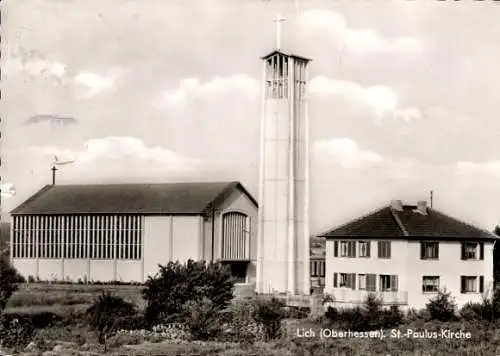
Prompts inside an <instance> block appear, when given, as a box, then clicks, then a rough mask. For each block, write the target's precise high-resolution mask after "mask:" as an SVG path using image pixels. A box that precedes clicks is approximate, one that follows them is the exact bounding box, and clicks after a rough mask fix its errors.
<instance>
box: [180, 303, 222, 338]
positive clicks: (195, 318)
mask: <svg viewBox="0 0 500 356" xmlns="http://www.w3.org/2000/svg"><path fill="white" fill-rule="evenodd" d="M182 309H183V312H184V322H185V323H186V325H187V326H188V328H189V331H190V332H191V336H192V337H193V339H195V340H209V339H213V338H214V337H216V336H218V335H219V334H220V332H221V326H222V325H221V323H220V320H219V315H220V309H219V307H218V306H217V305H215V303H214V302H212V301H211V300H210V299H208V298H206V297H205V298H203V299H202V300H190V301H188V302H187V303H186V304H184V306H183V308H182Z"/></svg>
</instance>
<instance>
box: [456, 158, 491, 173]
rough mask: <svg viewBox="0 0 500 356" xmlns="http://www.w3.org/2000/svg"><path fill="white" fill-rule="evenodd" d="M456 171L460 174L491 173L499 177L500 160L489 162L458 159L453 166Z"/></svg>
mask: <svg viewBox="0 0 500 356" xmlns="http://www.w3.org/2000/svg"><path fill="white" fill-rule="evenodd" d="M455 169H456V172H457V173H458V174H460V175H462V176H463V175H473V176H476V175H479V176H484V175H490V176H491V175H493V176H497V177H500V160H497V161H489V162H470V161H459V162H457V164H456V166H455Z"/></svg>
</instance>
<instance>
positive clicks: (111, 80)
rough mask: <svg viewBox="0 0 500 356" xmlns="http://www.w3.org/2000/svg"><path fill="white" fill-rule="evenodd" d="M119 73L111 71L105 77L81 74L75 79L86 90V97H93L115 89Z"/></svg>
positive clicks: (95, 74) (86, 73)
mask: <svg viewBox="0 0 500 356" xmlns="http://www.w3.org/2000/svg"><path fill="white" fill-rule="evenodd" d="M119 75H120V73H119V71H111V72H109V73H107V74H105V75H101V74H97V73H93V72H86V71H85V72H80V73H78V74H77V75H76V76H75V77H74V78H73V80H74V82H75V84H77V86H80V87H82V88H84V89H85V93H84V96H85V97H92V96H95V95H97V94H101V93H103V92H106V91H111V89H113V88H114V86H115V82H116V80H117V79H118V77H119Z"/></svg>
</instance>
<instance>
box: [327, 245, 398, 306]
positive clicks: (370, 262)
mask: <svg viewBox="0 0 500 356" xmlns="http://www.w3.org/2000/svg"><path fill="white" fill-rule="evenodd" d="M346 240H347V239H346ZM380 240H383V241H386V240H385V239H380ZM338 241H339V257H334V240H331V239H328V240H327V241H326V257H325V258H326V273H325V289H324V291H325V293H328V294H332V295H333V296H334V297H335V298H336V300H337V301H338V302H339V303H345V304H346V306H349V305H351V304H350V303H348V302H353V304H356V303H361V302H363V301H364V299H365V298H366V295H367V294H368V292H366V291H360V290H358V274H370V273H371V274H377V276H378V275H380V274H385V275H395V274H396V275H398V292H397V293H395V292H381V293H379V295H380V296H381V297H382V298H383V299H384V300H386V301H389V300H390V301H398V302H404V300H405V299H406V293H404V292H405V291H406V290H407V279H406V268H407V262H406V259H407V242H406V241H395V240H392V241H391V258H390V259H386V258H384V259H381V258H378V250H377V247H378V246H377V245H378V241H379V240H377V239H372V240H369V241H370V257H358V256H359V245H358V241H359V240H356V241H357V243H356V256H357V257H354V258H351V257H340V241H342V239H340V240H338ZM349 241H352V239H351V240H349ZM362 241H367V240H362ZM335 272H337V273H355V274H356V290H354V291H352V290H345V289H342V288H334V287H333V274H334V273H335ZM376 286H377V291H378V288H379V281H378V277H377V281H376Z"/></svg>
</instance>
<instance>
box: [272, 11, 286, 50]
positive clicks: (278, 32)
mask: <svg viewBox="0 0 500 356" xmlns="http://www.w3.org/2000/svg"><path fill="white" fill-rule="evenodd" d="M283 21H286V19H285V18H283V17H281V15H280V14H278V15H276V17H275V18H274V19H273V22H276V49H278V50H279V49H280V45H281V43H280V42H281V23H282V22H283Z"/></svg>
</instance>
